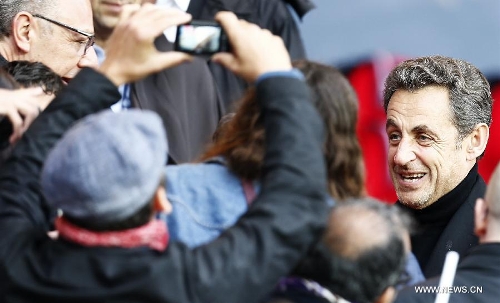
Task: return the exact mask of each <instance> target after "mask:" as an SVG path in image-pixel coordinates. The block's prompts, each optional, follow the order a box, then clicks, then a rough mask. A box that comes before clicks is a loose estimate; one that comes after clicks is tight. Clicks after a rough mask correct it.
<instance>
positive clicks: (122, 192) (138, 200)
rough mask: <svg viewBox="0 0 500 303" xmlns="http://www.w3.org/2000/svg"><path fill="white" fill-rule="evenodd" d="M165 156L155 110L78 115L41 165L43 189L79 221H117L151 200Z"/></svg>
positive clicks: (63, 209) (53, 201) (162, 130)
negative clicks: (79, 116)
mask: <svg viewBox="0 0 500 303" xmlns="http://www.w3.org/2000/svg"><path fill="white" fill-rule="evenodd" d="M166 159H167V145H166V140H165V131H164V129H163V123H162V121H161V119H160V117H159V116H158V115H157V114H155V113H153V112H148V111H140V110H129V111H126V112H122V113H113V112H111V111H104V112H102V113H99V114H95V115H91V116H88V117H86V118H84V119H82V120H81V121H80V122H78V123H77V124H76V125H75V126H73V127H72V128H71V129H70V130H69V131H68V132H67V133H66V134H65V135H64V137H63V138H62V139H61V140H60V141H59V142H58V143H57V144H56V146H55V147H54V148H53V149H52V151H51V152H50V154H49V156H48V158H47V160H46V161H45V164H44V167H43V171H42V176H41V184H42V189H43V193H44V195H45V197H46V199H47V202H48V203H49V204H50V205H51V206H52V207H53V208H58V209H61V210H62V211H63V214H64V216H67V217H69V218H73V219H76V220H78V222H97V225H99V224H104V225H105V224H110V223H115V222H119V221H121V220H125V219H127V218H130V217H131V216H132V215H134V214H135V213H137V212H138V211H139V210H141V209H142V208H144V207H145V206H146V205H147V204H148V203H149V202H150V201H151V199H152V197H153V195H154V193H155V191H156V189H157V188H158V186H159V184H160V182H161V179H162V177H163V168H164V165H165V163H166Z"/></svg>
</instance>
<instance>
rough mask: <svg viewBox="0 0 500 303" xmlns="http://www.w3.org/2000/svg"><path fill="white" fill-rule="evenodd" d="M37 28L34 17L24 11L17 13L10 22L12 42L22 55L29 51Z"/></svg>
mask: <svg viewBox="0 0 500 303" xmlns="http://www.w3.org/2000/svg"><path fill="white" fill-rule="evenodd" d="M37 26H38V25H37V23H36V22H35V17H33V16H32V15H31V14H30V13H28V12H24V11H23V12H19V13H17V14H16V16H15V17H14V19H13V20H12V40H13V43H14V45H15V46H16V47H17V48H18V49H19V50H20V51H21V52H22V53H28V52H29V51H30V50H31V43H32V42H33V36H34V35H35V34H36V31H35V29H36V28H37Z"/></svg>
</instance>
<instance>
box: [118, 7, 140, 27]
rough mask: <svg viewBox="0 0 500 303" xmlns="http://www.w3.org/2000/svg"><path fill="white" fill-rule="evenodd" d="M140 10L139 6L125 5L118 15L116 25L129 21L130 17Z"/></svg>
mask: <svg viewBox="0 0 500 303" xmlns="http://www.w3.org/2000/svg"><path fill="white" fill-rule="evenodd" d="M140 9H141V5H140V4H127V5H123V6H122V11H121V13H120V18H119V19H118V23H122V22H124V20H128V19H130V17H131V16H132V15H133V14H134V13H136V12H137V11H138V10H140Z"/></svg>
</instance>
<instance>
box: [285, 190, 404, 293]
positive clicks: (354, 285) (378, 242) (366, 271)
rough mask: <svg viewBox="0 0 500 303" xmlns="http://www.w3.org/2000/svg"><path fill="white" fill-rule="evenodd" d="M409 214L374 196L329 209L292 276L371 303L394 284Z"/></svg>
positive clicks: (401, 255) (399, 268)
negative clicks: (318, 239)
mask: <svg viewBox="0 0 500 303" xmlns="http://www.w3.org/2000/svg"><path fill="white" fill-rule="evenodd" d="M409 228H410V218H409V217H408V216H407V215H406V214H404V213H402V212H401V211H400V209H399V208H397V207H394V206H390V205H387V204H384V203H382V202H379V201H377V200H374V199H368V198H364V199H356V200H348V201H346V202H344V203H342V204H340V205H338V206H336V207H334V208H333V210H332V212H331V214H330V218H329V222H328V228H327V230H326V231H325V234H324V236H323V238H322V241H321V242H320V243H318V245H317V246H315V247H314V248H313V249H312V250H311V252H310V253H309V254H308V256H307V258H306V259H305V260H304V261H303V262H302V263H301V264H300V265H299V266H298V267H297V269H296V270H295V272H294V275H298V276H301V277H304V278H308V279H311V280H314V281H316V282H318V283H320V284H321V285H323V286H324V287H327V288H328V289H329V290H330V291H332V292H333V293H335V294H337V295H340V296H341V297H343V298H345V299H347V300H350V301H355V302H374V301H375V300H376V299H377V298H378V297H380V296H381V295H382V294H383V293H384V291H385V290H386V289H387V288H389V287H391V286H393V285H394V284H396V282H397V281H398V279H399V276H400V274H401V272H402V271H403V268H404V265H405V261H406V256H407V253H408V252H409V249H410V247H409V245H410V244H409Z"/></svg>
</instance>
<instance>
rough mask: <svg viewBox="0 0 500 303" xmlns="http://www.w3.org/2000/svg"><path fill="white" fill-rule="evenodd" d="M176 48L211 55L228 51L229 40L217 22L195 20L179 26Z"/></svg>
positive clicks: (181, 50)
mask: <svg viewBox="0 0 500 303" xmlns="http://www.w3.org/2000/svg"><path fill="white" fill-rule="evenodd" d="M174 50H176V51H180V52H185V53H189V54H193V55H208V56H211V55H213V54H215V53H220V52H228V51H229V42H228V39H227V36H226V34H225V32H224V30H223V29H222V27H221V26H220V25H219V24H218V23H217V22H213V21H201V20H193V21H191V22H190V23H188V24H183V25H179V26H178V27H177V35H176V39H175V43H174Z"/></svg>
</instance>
